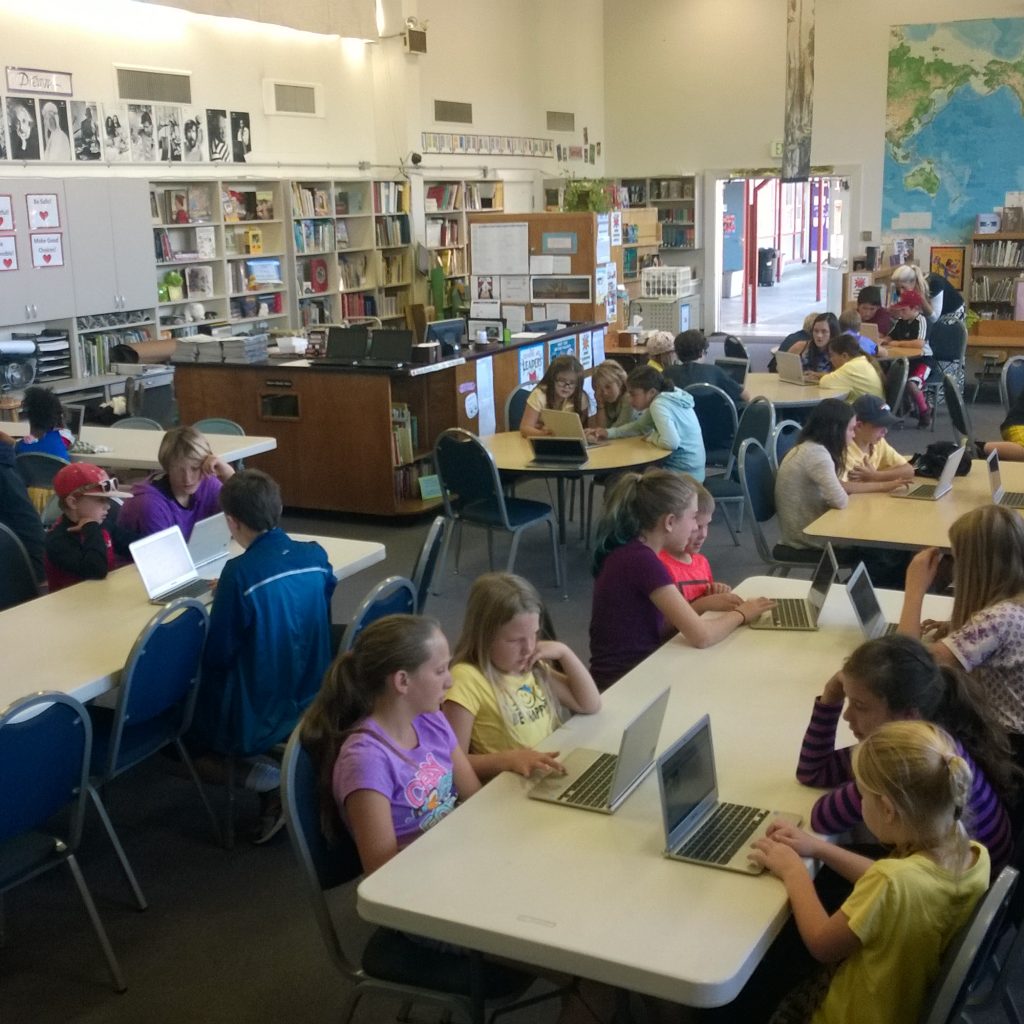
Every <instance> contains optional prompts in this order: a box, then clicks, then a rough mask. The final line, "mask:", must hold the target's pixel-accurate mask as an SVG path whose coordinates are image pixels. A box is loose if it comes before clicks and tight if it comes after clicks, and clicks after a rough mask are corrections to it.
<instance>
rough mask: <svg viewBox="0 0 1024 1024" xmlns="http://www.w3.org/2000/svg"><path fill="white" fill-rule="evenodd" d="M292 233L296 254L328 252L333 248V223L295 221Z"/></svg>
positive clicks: (324, 221) (329, 221)
mask: <svg viewBox="0 0 1024 1024" xmlns="http://www.w3.org/2000/svg"><path fill="white" fill-rule="evenodd" d="M292 233H293V234H294V236H295V251H296V252H297V253H300V254H302V253H314V252H328V251H330V250H331V249H333V248H334V221H331V220H297V221H296V222H295V224H294V225H293V226H292Z"/></svg>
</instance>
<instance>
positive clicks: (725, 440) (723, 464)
mask: <svg viewBox="0 0 1024 1024" xmlns="http://www.w3.org/2000/svg"><path fill="white" fill-rule="evenodd" d="M685 390H686V391H688V392H689V393H690V394H691V395H692V396H693V404H694V411H695V412H696V414H697V421H698V422H699V423H700V433H701V437H702V438H703V439H704V462H705V464H706V465H707V466H709V467H713V468H718V469H722V470H724V471H725V472H726V473H728V472H729V470H730V469H731V468H732V448H733V443H734V442H735V440H736V428H737V426H738V423H739V417H738V416H737V414H736V403H735V402H733V400H732V399H731V398H730V397H729V396H728V395H727V394H726V393H725V392H724V391H723V390H722V389H721V388H720V387H716V386H715V385H714V384H704V383H699V384H690V385H688V386H687V387H686V389H685Z"/></svg>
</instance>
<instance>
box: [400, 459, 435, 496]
mask: <svg viewBox="0 0 1024 1024" xmlns="http://www.w3.org/2000/svg"><path fill="white" fill-rule="evenodd" d="M433 469H434V467H433V466H432V465H431V463H430V462H413V463H410V464H409V465H408V466H399V467H398V468H397V469H396V470H395V473H394V481H395V500H396V501H409V500H414V501H419V500H420V480H421V479H422V478H424V477H428V476H433Z"/></svg>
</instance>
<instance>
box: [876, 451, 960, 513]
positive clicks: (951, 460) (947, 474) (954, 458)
mask: <svg viewBox="0 0 1024 1024" xmlns="http://www.w3.org/2000/svg"><path fill="white" fill-rule="evenodd" d="M966 450H967V446H966V445H961V446H960V447H959V448H955V449H954V450H953V451H951V452H950V453H949V457H948V458H947V459H946V464H945V465H944V466H943V467H942V472H941V473H940V474H939V479H938V482H937V483H934V484H911V485H910V490H908V491H902V492H901V491H899V490H896V491H890V492H889V494H890V496H891V497H893V498H920V499H923V500H924V501H938V500H939V498H941V497H942V496H943V495H945V494H948V493H949V492H950V491H951V490H952V489H953V477H955V476H956V471H957V469H958V468H959V466H960V460H961V459H962V458H963V457H964V452H965V451H966Z"/></svg>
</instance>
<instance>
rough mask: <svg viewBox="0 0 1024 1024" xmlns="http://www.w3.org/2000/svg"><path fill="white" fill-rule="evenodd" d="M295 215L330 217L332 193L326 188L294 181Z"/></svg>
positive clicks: (293, 207) (293, 214)
mask: <svg viewBox="0 0 1024 1024" xmlns="http://www.w3.org/2000/svg"><path fill="white" fill-rule="evenodd" d="M292 216H293V217H330V216H331V194H330V192H328V191H327V189H325V188H319V187H316V186H312V185H311V186H304V185H300V184H299V182H297V181H293V182H292Z"/></svg>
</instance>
